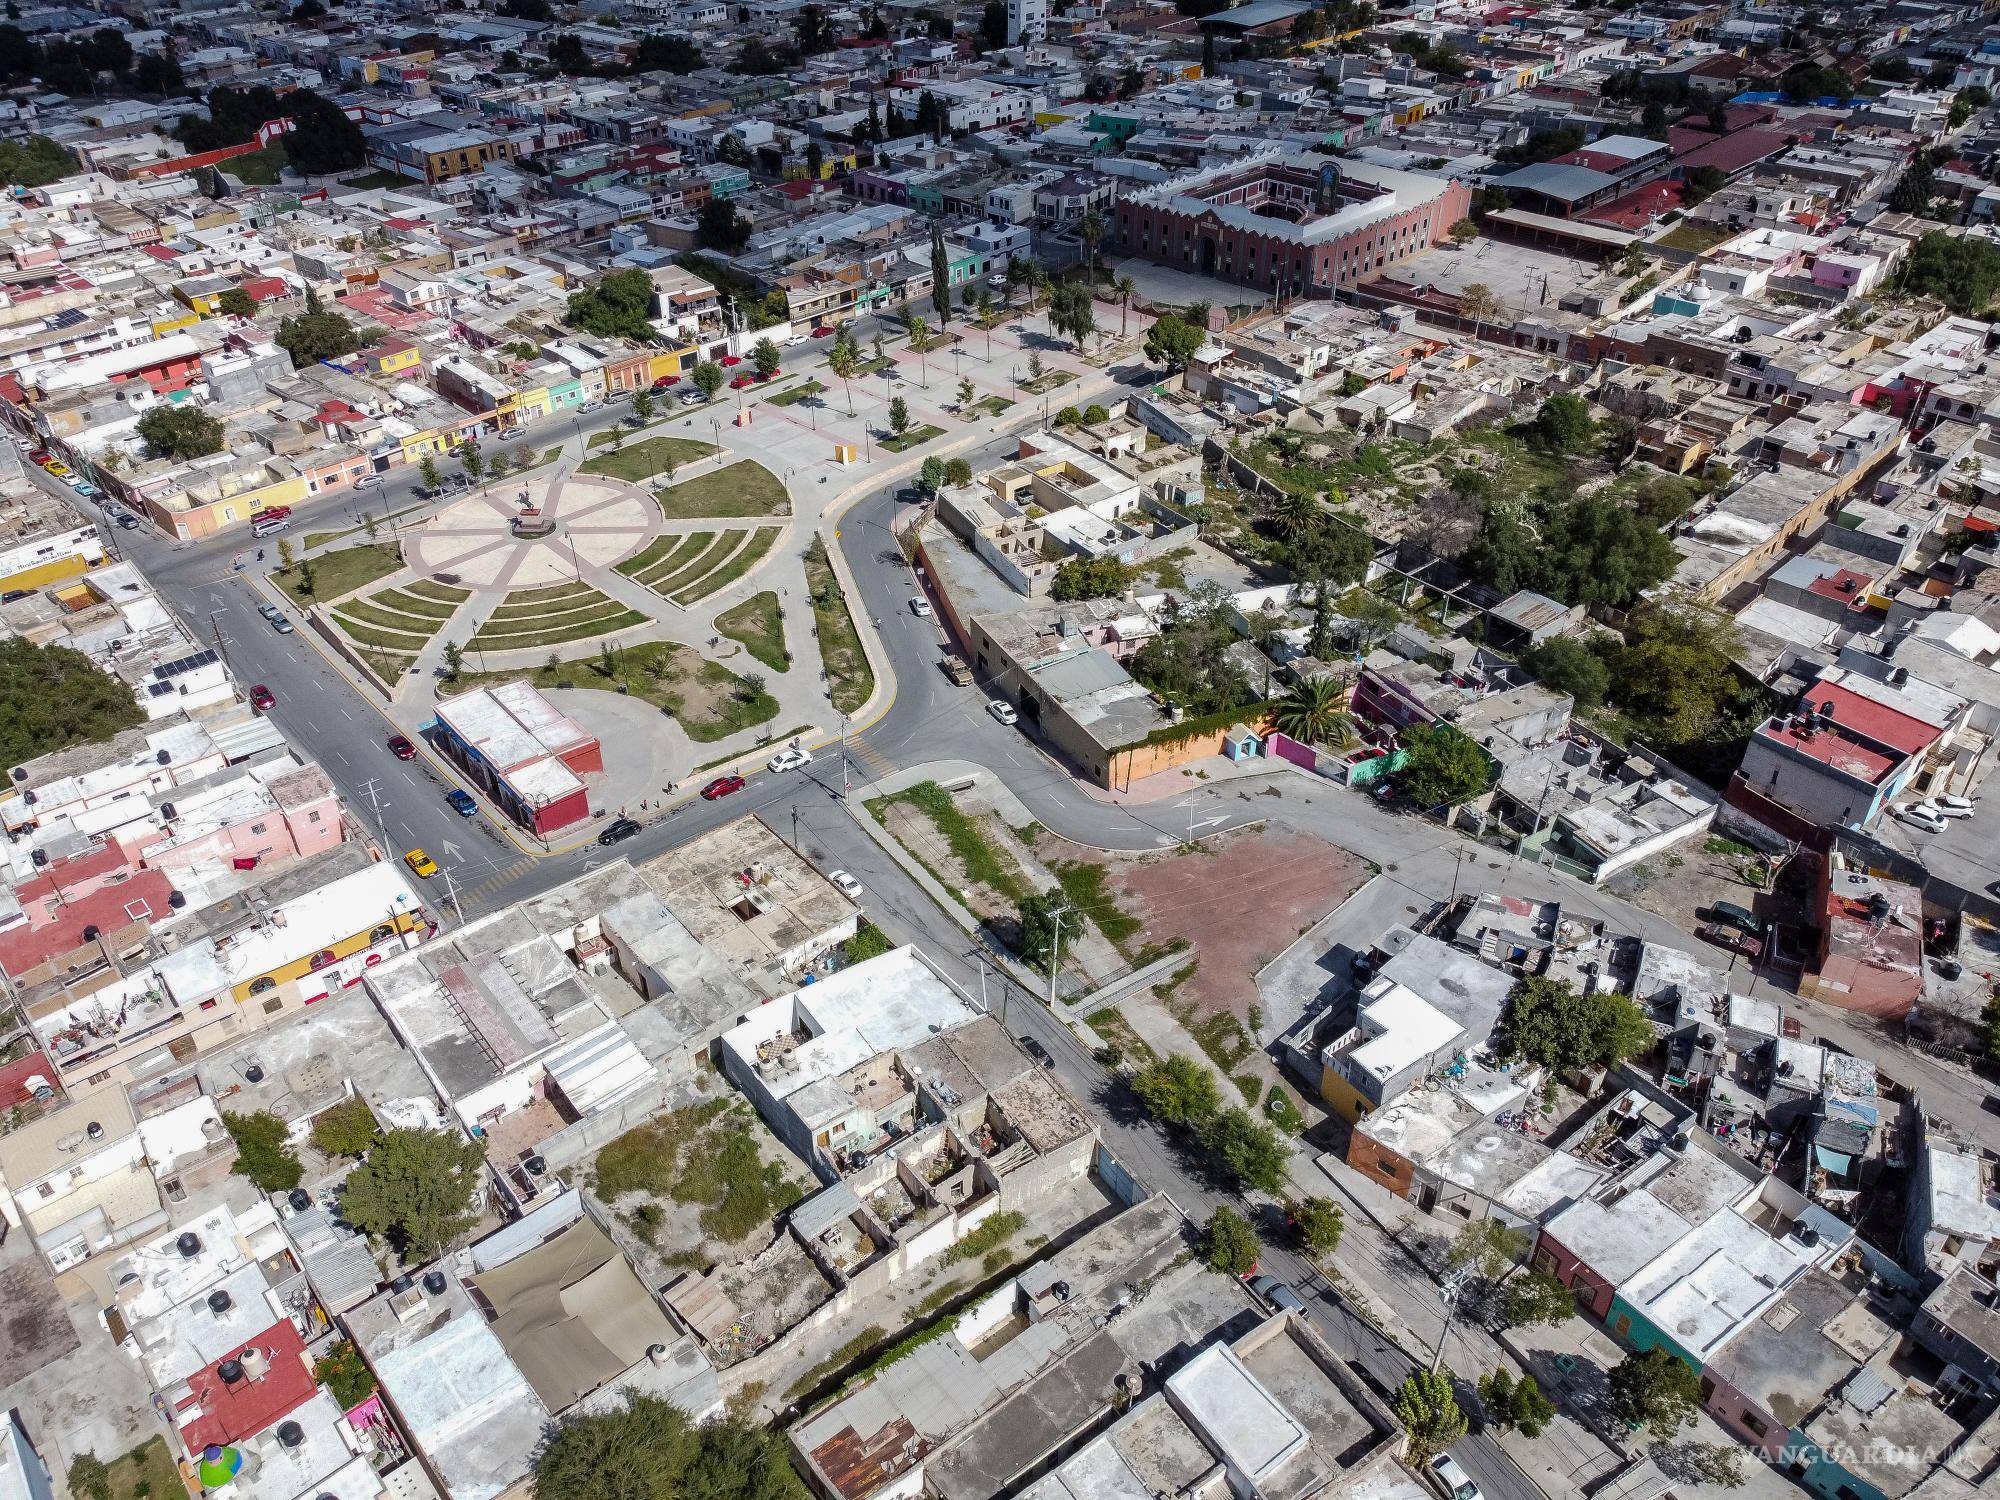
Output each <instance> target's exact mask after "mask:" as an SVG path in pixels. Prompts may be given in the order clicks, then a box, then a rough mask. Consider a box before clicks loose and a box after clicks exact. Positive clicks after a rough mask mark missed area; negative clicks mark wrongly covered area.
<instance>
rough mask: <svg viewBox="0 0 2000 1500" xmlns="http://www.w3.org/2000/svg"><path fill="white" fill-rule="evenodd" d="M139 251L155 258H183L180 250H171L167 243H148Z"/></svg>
mask: <svg viewBox="0 0 2000 1500" xmlns="http://www.w3.org/2000/svg"><path fill="white" fill-rule="evenodd" d="M139 253H140V254H142V255H150V256H152V257H153V259H154V260H165V261H175V260H179V259H180V258H181V253H180V251H178V250H169V249H168V248H167V247H166V246H165V245H148V246H147V247H146V248H145V249H144V250H142V251H140V252H139Z"/></svg>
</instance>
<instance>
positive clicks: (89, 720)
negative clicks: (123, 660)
mask: <svg viewBox="0 0 2000 1500" xmlns="http://www.w3.org/2000/svg"><path fill="white" fill-rule="evenodd" d="M145 717H146V716H145V714H143V713H142V712H141V711H140V709H139V705H138V703H137V702H136V701H135V700H134V699H133V697H132V690H131V689H130V688H129V687H127V686H126V685H125V684H124V683H123V682H121V681H119V680H118V679H117V678H116V677H113V676H111V675H110V674H109V673H106V672H101V671H99V670H98V668H97V665H96V663H94V662H92V661H91V659H90V658H89V657H87V656H85V655H84V654H83V653H82V652H81V651H76V650H73V649H71V648H70V647H68V646H39V645H36V644H35V643H34V642H33V641H31V640H29V639H28V638H27V637H25V636H18V635H17V636H9V637H7V638H6V639H4V640H0V763H4V764H6V765H9V766H18V765H20V764H21V763H22V762H23V761H29V760H33V759H34V758H35V757H36V756H39V755H47V754H49V753H50V752H52V751H55V750H67V749H68V748H70V747H71V746H72V745H86V744H96V743H99V742H100V741H103V740H107V739H109V738H111V736H112V735H114V734H117V733H118V732H119V731H120V730H124V729H130V728H131V727H132V726H134V725H135V724H141V723H144V722H145Z"/></svg>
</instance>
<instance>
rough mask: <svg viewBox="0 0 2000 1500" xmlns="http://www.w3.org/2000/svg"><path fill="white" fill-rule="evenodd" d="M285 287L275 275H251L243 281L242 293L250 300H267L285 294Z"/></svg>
mask: <svg viewBox="0 0 2000 1500" xmlns="http://www.w3.org/2000/svg"><path fill="white" fill-rule="evenodd" d="M285 291H286V287H285V283H284V281H283V280H282V279H280V278H279V277H276V276H252V277H251V278H250V279H249V280H248V281H246V282H244V283H243V295H244V296H246V297H248V298H249V299H250V300H251V301H252V302H269V301H270V300H271V299H272V298H273V297H282V296H284V295H285Z"/></svg>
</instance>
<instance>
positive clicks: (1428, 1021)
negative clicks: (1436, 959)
mask: <svg viewBox="0 0 2000 1500" xmlns="http://www.w3.org/2000/svg"><path fill="white" fill-rule="evenodd" d="M1361 993H1362V1002H1363V1003H1362V1006H1361V1011H1360V1017H1359V1019H1360V1022H1361V1029H1362V1030H1364V1031H1372V1032H1374V1033H1375V1035H1373V1036H1372V1037H1370V1038H1369V1039H1368V1040H1367V1041H1365V1042H1363V1043H1362V1044H1361V1045H1360V1046H1358V1047H1356V1048H1355V1049H1354V1050H1353V1051H1352V1052H1350V1053H1349V1054H1348V1056H1349V1058H1351V1059H1352V1061H1353V1062H1354V1064H1355V1065H1356V1066H1357V1067H1361V1068H1365V1069H1367V1071H1368V1073H1369V1074H1370V1076H1372V1077H1375V1078H1393V1077H1395V1076H1396V1075H1397V1074H1398V1073H1400V1072H1402V1071H1403V1070H1404V1069H1405V1068H1408V1067H1411V1066H1413V1065H1414V1064H1416V1063H1418V1062H1421V1061H1422V1060H1423V1059H1424V1058H1426V1057H1429V1056H1430V1055H1431V1054H1432V1053H1434V1052H1439V1051H1442V1050H1443V1049H1444V1048H1446V1047H1449V1046H1451V1045H1452V1043H1454V1042H1456V1041H1457V1040H1458V1039H1459V1038H1460V1037H1462V1036H1464V1035H1465V1028H1464V1027H1463V1026H1461V1025H1459V1024H1458V1022H1456V1021H1454V1020H1453V1019H1452V1018H1451V1017H1450V1016H1448V1015H1446V1014H1445V1013H1444V1012H1443V1011H1441V1010H1439V1009H1438V1008H1437V1007H1436V1006H1434V1005H1432V1004H1431V1003H1430V1002H1429V1001H1428V1000H1426V999H1424V997H1423V996H1421V995H1419V994H1418V993H1417V992H1416V991H1415V990H1413V989H1410V988H1409V987H1408V986H1406V985H1402V984H1398V983H1397V982H1396V981H1395V980H1393V979H1389V978H1386V977H1385V978H1378V979H1376V980H1375V981H1374V982H1373V983H1372V984H1370V985H1369V986H1368V988H1367V989H1365V990H1363V991H1362V992H1361Z"/></svg>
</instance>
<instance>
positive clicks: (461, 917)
mask: <svg viewBox="0 0 2000 1500" xmlns="http://www.w3.org/2000/svg"><path fill="white" fill-rule="evenodd" d="M438 873H439V874H441V875H443V876H444V894H445V899H446V900H447V901H449V902H451V914H452V915H453V916H454V917H457V918H458V925H459V926H461V927H463V926H464V925H465V913H464V912H462V911H460V910H459V906H458V887H457V886H456V885H455V884H454V883H453V882H452V878H451V867H450V866H449V865H447V866H445V868H444V869H442V870H440V871H439V872H438Z"/></svg>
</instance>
